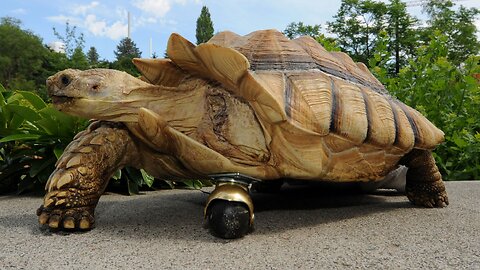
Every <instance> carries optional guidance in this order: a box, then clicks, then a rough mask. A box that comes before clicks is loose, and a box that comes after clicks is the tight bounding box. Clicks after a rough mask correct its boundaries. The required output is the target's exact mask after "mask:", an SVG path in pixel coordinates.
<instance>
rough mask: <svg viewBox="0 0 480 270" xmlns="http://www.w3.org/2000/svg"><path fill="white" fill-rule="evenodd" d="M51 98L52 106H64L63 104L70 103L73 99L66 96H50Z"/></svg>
mask: <svg viewBox="0 0 480 270" xmlns="http://www.w3.org/2000/svg"><path fill="white" fill-rule="evenodd" d="M51 98H52V103H53V104H54V105H56V104H64V103H70V102H72V101H73V99H74V98H73V97H68V96H57V95H53V96H51Z"/></svg>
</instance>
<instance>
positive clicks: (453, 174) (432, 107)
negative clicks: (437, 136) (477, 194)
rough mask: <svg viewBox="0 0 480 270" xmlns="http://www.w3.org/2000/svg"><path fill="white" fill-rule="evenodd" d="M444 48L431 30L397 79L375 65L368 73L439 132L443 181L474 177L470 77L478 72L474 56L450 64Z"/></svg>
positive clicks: (479, 164)
mask: <svg viewBox="0 0 480 270" xmlns="http://www.w3.org/2000/svg"><path fill="white" fill-rule="evenodd" d="M448 44H449V42H448V36H446V35H444V34H442V33H441V32H440V31H435V32H433V33H432V34H431V35H430V39H429V41H428V43H427V44H425V45H423V46H420V47H419V48H418V49H417V50H416V56H415V57H412V58H411V59H409V60H408V63H407V65H406V66H405V67H404V68H402V69H401V70H400V72H399V74H398V76H397V77H390V76H388V71H386V69H385V66H382V64H381V63H382V62H381V61H380V62H376V64H379V65H377V66H376V67H374V68H373V70H372V71H373V72H374V73H375V74H376V75H377V77H378V78H379V79H380V80H381V81H382V82H383V83H384V84H385V86H386V87H387V89H388V90H389V91H390V92H392V94H394V95H395V96H397V97H398V98H399V99H400V100H402V101H403V102H405V103H406V104H408V105H410V106H411V107H413V108H416V109H417V110H419V111H420V112H422V114H423V115H425V116H426V117H427V118H428V119H429V120H430V121H432V122H433V123H434V124H435V125H436V126H437V127H440V128H441V129H442V130H443V131H444V133H445V143H443V144H441V145H440V146H439V147H438V149H437V150H435V153H434V154H435V157H436V159H437V164H438V165H439V167H440V170H441V171H442V174H443V176H444V178H445V179H446V180H467V179H479V177H480V158H479V154H480V123H479V121H478V119H480V110H478V108H480V87H479V81H477V80H476V79H475V78H474V75H475V74H479V73H480V65H479V63H480V57H479V56H474V55H470V56H468V58H467V59H466V60H465V61H464V62H463V63H462V65H461V66H458V65H455V63H454V62H453V61H452V60H450V59H449V58H448V55H449V47H448ZM378 49H379V50H378V51H377V55H381V54H388V52H387V51H386V49H387V47H386V46H383V49H384V51H382V50H381V48H378ZM378 59H381V56H379V57H377V60H378Z"/></svg>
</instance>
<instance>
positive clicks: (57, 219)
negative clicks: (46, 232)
mask: <svg viewBox="0 0 480 270" xmlns="http://www.w3.org/2000/svg"><path fill="white" fill-rule="evenodd" d="M135 152H136V147H135V145H134V143H133V141H132V139H131V137H130V134H129V132H128V130H126V129H125V128H124V127H123V126H121V125H118V124H113V123H108V122H95V123H93V124H92V125H90V127H89V128H88V129H87V130H86V131H83V132H81V133H79V134H78V135H77V136H76V137H75V139H74V140H73V141H72V142H71V143H70V144H69V145H68V147H67V148H66V149H65V152H64V154H63V155H62V156H61V157H60V159H59V160H58V162H57V164H56V169H55V171H54V172H53V173H52V175H51V176H50V178H49V180H48V182H47V185H46V189H47V194H46V195H45V198H44V202H43V205H42V206H40V208H39V209H38V210H37V215H38V216H39V218H38V220H39V223H40V224H42V225H43V224H48V226H49V227H50V228H52V229H57V228H59V229H61V228H65V229H81V230H86V229H91V228H92V227H93V224H94V210H95V207H96V205H97V203H98V200H99V199H100V196H101V195H102V193H103V191H104V190H105V187H106V186H107V184H108V180H109V179H110V177H111V176H112V174H113V173H114V172H115V171H116V170H118V169H120V168H122V167H123V166H124V165H126V164H134V163H135V162H134V158H133V157H134V155H135Z"/></svg>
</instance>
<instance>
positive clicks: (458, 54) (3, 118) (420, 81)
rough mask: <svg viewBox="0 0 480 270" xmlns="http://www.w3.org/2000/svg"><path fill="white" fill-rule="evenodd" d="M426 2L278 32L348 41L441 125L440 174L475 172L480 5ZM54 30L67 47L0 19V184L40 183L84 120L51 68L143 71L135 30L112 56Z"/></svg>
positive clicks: (203, 34)
mask: <svg viewBox="0 0 480 270" xmlns="http://www.w3.org/2000/svg"><path fill="white" fill-rule="evenodd" d="M423 10H424V15H425V17H426V18H427V19H426V20H425V21H422V20H420V19H418V18H415V17H414V16H412V15H410V14H409V13H408V12H407V9H406V5H405V3H403V2H401V1H400V0H391V1H389V2H388V3H384V2H381V1H373V0H343V1H342V4H341V6H340V8H339V10H338V12H337V13H336V15H335V16H334V18H333V21H331V22H328V23H327V24H326V25H325V26H326V27H327V29H328V30H327V32H326V33H325V32H322V25H320V24H317V25H306V24H304V23H303V22H301V21H298V22H292V23H290V24H289V25H287V26H286V29H285V30H284V33H285V35H287V36H288V37H289V38H296V37H298V36H300V35H309V36H312V37H313V38H315V39H316V40H317V41H318V42H319V43H321V44H322V45H323V46H324V47H325V48H326V49H327V50H341V51H344V52H346V53H348V54H349V55H351V56H352V58H353V59H354V60H355V61H361V62H363V63H365V64H366V65H367V66H368V67H369V68H370V69H371V71H372V72H373V73H374V74H375V75H376V76H377V78H379V80H380V81H381V82H382V83H384V84H385V86H386V87H387V89H388V90H389V91H390V92H391V93H392V95H394V96H396V97H398V98H399V99H400V100H402V101H403V102H405V103H406V104H408V105H410V106H412V107H414V108H416V109H417V110H419V111H421V112H422V113H423V114H425V115H426V116H427V118H429V119H430V120H431V121H432V122H433V123H434V124H435V125H437V126H438V127H439V128H441V129H442V130H443V131H444V132H445V139H446V141H445V143H444V144H442V145H440V146H439V147H438V149H437V150H436V151H435V158H436V159H437V162H438V165H439V167H440V169H441V171H442V174H443V175H444V178H445V179H446V180H465V179H479V178H480V160H479V154H480V110H479V108H480V106H479V105H480V93H479V92H480V90H479V80H480V79H479V78H480V75H479V74H480V67H479V62H480V57H479V49H480V43H479V40H478V36H477V33H478V32H477V29H476V27H475V24H474V21H475V19H476V18H477V17H478V15H479V13H480V11H479V9H476V8H465V7H462V6H460V7H456V6H455V5H454V3H453V2H451V1H449V0H429V1H425V4H424V9H423ZM254 30H257V29H252V31H254ZM53 31H54V34H55V35H56V37H57V38H58V39H59V40H60V41H62V42H63V43H64V44H65V53H57V52H54V51H52V50H50V49H49V48H48V47H47V46H45V45H44V44H43V41H42V39H41V38H40V37H38V36H37V35H35V34H34V33H32V32H30V31H29V30H25V29H22V25H21V22H20V21H19V20H17V19H15V18H11V17H6V18H1V19H0V84H1V85H3V86H2V87H0V92H1V93H0V113H1V114H0V193H5V192H10V191H13V190H17V191H20V192H21V191H24V190H32V189H37V188H39V187H42V186H43V185H44V183H45V181H46V179H47V178H48V175H49V174H50V172H51V171H52V170H53V166H54V163H55V161H56V158H58V156H59V155H60V154H61V153H62V151H63V149H64V147H65V146H66V145H67V144H68V143H69V142H70V141H71V140H72V138H73V136H74V135H75V134H76V133H77V132H78V131H80V130H82V129H83V128H85V127H86V125H87V121H86V120H82V119H78V118H75V117H71V116H66V115H64V114H62V113H60V112H58V111H56V110H55V109H53V107H52V106H51V105H49V103H48V101H49V99H48V97H47V95H46V88H45V80H46V78H47V77H48V76H50V75H52V74H54V73H56V72H57V71H60V70H63V69H66V68H77V69H89V68H97V67H102V68H114V69H119V70H124V71H126V72H129V73H130V74H132V75H139V73H138V71H137V70H136V69H135V68H134V66H133V65H132V62H131V59H132V58H133V57H139V56H140V55H141V52H140V50H139V49H138V48H137V46H136V44H135V42H134V41H133V40H131V39H129V38H124V39H122V40H121V41H120V42H119V44H118V45H117V47H116V49H115V56H116V59H115V60H114V61H111V62H110V61H106V60H102V59H101V56H99V55H98V52H97V50H96V49H95V47H90V48H89V49H88V51H87V52H86V53H84V49H85V48H84V43H85V40H84V36H83V34H82V33H78V32H77V29H76V27H72V26H71V25H69V24H68V23H67V24H66V26H65V29H64V31H58V30H57V29H53ZM196 33H197V35H196V36H197V43H202V42H206V41H207V40H208V39H209V38H211V36H212V35H213V33H214V30H213V22H212V20H211V18H210V13H209V11H208V8H207V7H204V8H202V11H201V14H200V16H199V18H198V20H197V31H196ZM18 44H22V46H21V47H19V46H18ZM6 89H8V90H6ZM20 90H21V91H20ZM114 178H115V179H117V181H116V182H115V181H114V182H112V183H113V184H112V186H111V187H112V188H115V187H119V186H120V188H121V189H123V190H128V191H129V192H130V193H135V192H138V189H139V188H140V187H142V186H149V187H155V185H165V184H167V185H172V183H171V182H158V181H153V179H152V178H151V177H150V176H148V175H147V174H146V173H145V172H143V171H138V170H133V169H126V170H124V171H122V172H119V173H117V174H116V175H115V177H114ZM155 183H157V184H155ZM199 184H200V183H199V182H195V181H194V182H189V183H188V185H190V186H191V187H198V185H199Z"/></svg>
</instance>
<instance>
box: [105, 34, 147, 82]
mask: <svg viewBox="0 0 480 270" xmlns="http://www.w3.org/2000/svg"><path fill="white" fill-rule="evenodd" d="M114 54H115V56H116V58H117V60H116V61H115V62H113V64H112V66H111V67H112V68H114V69H118V70H122V71H125V72H128V73H129V74H132V75H134V76H138V75H140V74H139V72H138V70H137V69H136V68H135V66H134V65H133V63H132V59H133V58H136V57H141V56H142V52H141V51H140V49H138V47H137V45H136V44H135V42H134V41H133V40H131V39H130V38H128V37H126V38H123V39H122V40H120V42H119V44H118V45H117V49H116V50H115V51H114Z"/></svg>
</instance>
